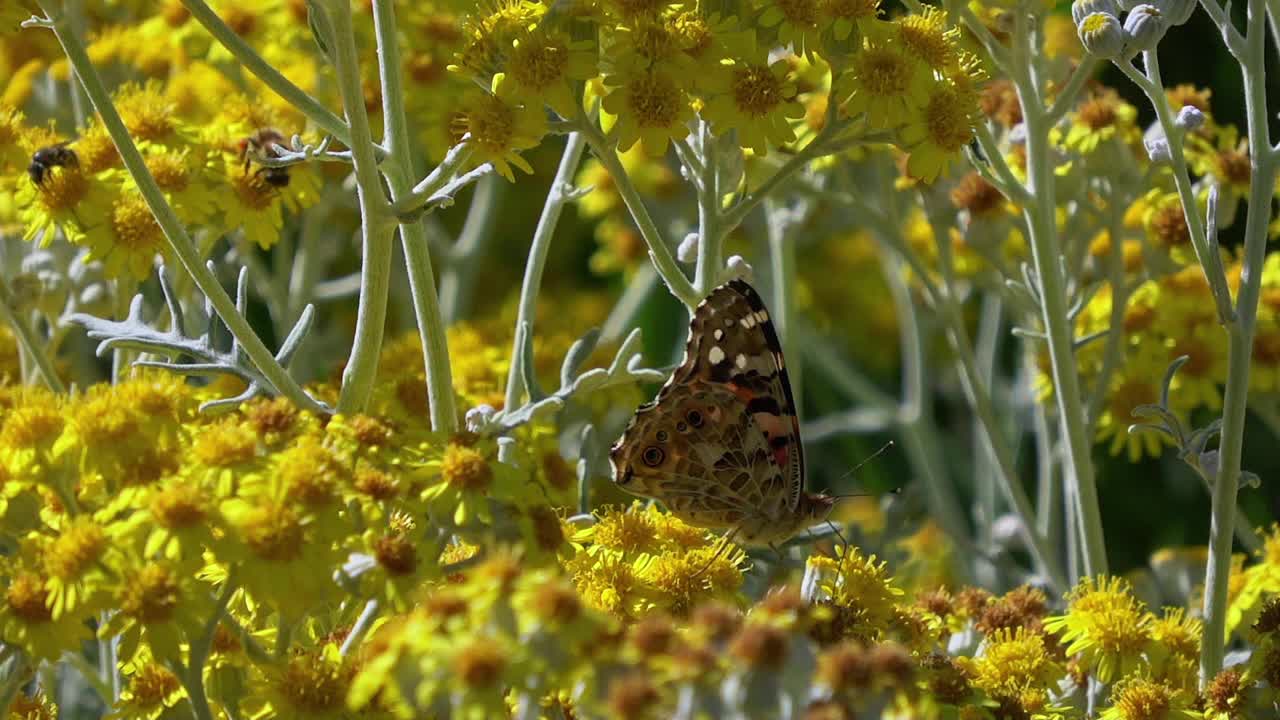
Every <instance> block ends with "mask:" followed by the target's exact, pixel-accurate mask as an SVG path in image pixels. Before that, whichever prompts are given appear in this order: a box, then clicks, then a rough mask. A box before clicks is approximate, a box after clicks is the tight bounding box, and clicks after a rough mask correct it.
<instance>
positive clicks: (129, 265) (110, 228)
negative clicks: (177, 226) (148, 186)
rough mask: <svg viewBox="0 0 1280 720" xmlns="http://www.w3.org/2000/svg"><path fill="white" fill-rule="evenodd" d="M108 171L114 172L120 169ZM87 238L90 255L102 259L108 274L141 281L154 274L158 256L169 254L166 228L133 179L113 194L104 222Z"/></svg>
mask: <svg viewBox="0 0 1280 720" xmlns="http://www.w3.org/2000/svg"><path fill="white" fill-rule="evenodd" d="M109 172H110V173H112V174H113V175H114V174H115V173H119V172H120V171H109ZM116 177H121V178H122V176H119V175H117V176H116ZM86 239H87V242H88V243H89V248H90V251H91V254H92V255H91V256H92V257H93V259H95V260H101V261H102V263H103V265H104V266H106V272H107V276H108V277H127V278H132V279H133V280H135V281H138V282H141V281H142V280H146V279H147V278H148V277H149V276H150V275H151V269H152V267H153V266H154V265H155V262H156V258H157V257H158V256H160V255H162V254H165V255H167V251H168V249H169V245H168V242H167V241H166V239H165V236H164V231H162V230H161V229H160V224H159V223H158V222H156V219H155V216H154V215H152V214H151V208H149V207H148V206H147V203H146V201H145V200H143V199H142V194H141V193H139V192H138V190H137V189H136V188H135V187H133V185H132V182H131V181H129V182H125V183H124V185H123V186H122V187H121V188H120V190H119V191H118V192H117V193H115V194H114V195H113V196H112V202H111V209H110V210H109V211H108V214H107V216H106V218H105V222H103V223H102V224H101V225H99V226H97V227H96V228H94V229H93V230H92V231H90V232H89V233H88V235H87V238H86Z"/></svg>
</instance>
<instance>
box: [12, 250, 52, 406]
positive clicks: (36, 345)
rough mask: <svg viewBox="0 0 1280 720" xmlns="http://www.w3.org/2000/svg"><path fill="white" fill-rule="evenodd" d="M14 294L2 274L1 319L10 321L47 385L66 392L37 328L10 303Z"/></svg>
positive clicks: (23, 347)
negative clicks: (36, 330)
mask: <svg viewBox="0 0 1280 720" xmlns="http://www.w3.org/2000/svg"><path fill="white" fill-rule="evenodd" d="M12 301H13V296H12V295H11V294H10V292H9V287H8V286H7V285H6V284H5V281H4V276H3V275H0V320H3V321H4V322H7V323H9V327H11V328H13V334H14V336H15V337H17V338H18V344H19V345H21V346H22V349H23V351H24V352H25V353H26V355H27V357H29V358H30V359H31V360H32V361H34V362H35V364H36V369H38V370H39V371H40V377H42V378H44V383H45V385H47V386H49V389H50V390H52V391H54V392H56V393H59V394H61V393H65V392H66V391H67V388H66V386H65V385H63V384H62V380H61V379H60V378H58V373H57V371H56V370H54V368H53V360H52V359H51V358H50V357H49V355H48V354H47V353H46V352H45V351H44V346H43V344H42V343H41V342H40V339H39V338H38V337H37V336H36V332H35V330H33V329H32V328H31V326H30V325H28V324H27V320H26V318H24V317H22V316H21V314H20V313H19V312H18V311H17V310H14V309H13V306H12V305H11V304H10V303H11V302H12Z"/></svg>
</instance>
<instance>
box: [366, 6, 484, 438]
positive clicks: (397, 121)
mask: <svg viewBox="0 0 1280 720" xmlns="http://www.w3.org/2000/svg"><path fill="white" fill-rule="evenodd" d="M344 4H345V2H344ZM373 9H374V29H375V32H376V33H377V36H378V53H379V65H380V74H381V79H382V101H383V115H384V118H385V123H386V126H385V128H386V131H387V133H388V134H387V137H386V138H384V140H385V142H387V143H388V145H389V151H390V156H391V160H390V162H388V163H386V167H385V168H384V172H385V174H386V178H387V186H388V187H389V188H390V190H391V197H392V200H393V202H394V201H395V200H396V199H398V198H401V197H403V196H405V195H406V194H408V193H409V192H411V191H412V180H411V174H410V170H411V168H410V167H409V163H410V157H411V149H410V147H409V131H408V123H407V121H406V119H405V111H404V100H403V97H404V92H403V86H402V83H401V80H400V46H399V44H398V42H397V35H396V20H395V9H394V6H393V5H392V3H391V2H389V1H388V0H377V1H376V2H374V5H373ZM353 127H354V126H353ZM459 155H462V153H459ZM450 174H451V173H449V172H441V173H440V176H441V180H440V182H441V183H443V182H445V181H447V179H448V176H449V175H450ZM398 227H399V233H400V245H401V247H402V248H403V249H404V256H405V266H406V268H407V270H408V274H409V288H410V291H411V292H412V293H413V311H414V315H415V317H416V319H417V323H418V337H419V339H420V340H421V342H422V356H423V363H424V364H425V365H426V375H427V404H428V408H429V410H430V413H431V427H432V429H433V430H436V431H438V432H446V433H453V432H456V431H457V429H458V411H457V408H456V405H455V401H454V393H453V371H452V369H451V368H450V367H449V343H448V339H447V337H446V335H445V324H444V316H443V315H442V314H441V312H440V300H439V296H438V294H437V291H436V283H435V273H434V271H433V270H432V268H431V252H430V249H429V247H428V241H427V230H426V226H425V225H424V224H423V223H422V222H421V221H418V222H411V223H401V224H399V226H398Z"/></svg>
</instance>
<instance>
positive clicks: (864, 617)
mask: <svg viewBox="0 0 1280 720" xmlns="http://www.w3.org/2000/svg"><path fill="white" fill-rule="evenodd" d="M886 567H887V563H885V562H883V561H881V562H877V561H876V557H875V556H874V555H872V556H870V557H866V556H864V555H863V554H862V551H860V550H859V549H858V548H856V547H853V546H837V548H836V557H834V558H831V557H826V556H822V555H811V556H809V560H808V563H807V567H806V572H808V573H817V576H818V579H817V590H816V592H815V594H814V601H815V602H817V603H819V604H822V605H826V606H828V607H830V608H831V609H832V611H833V615H832V617H831V619H830V620H829V621H827V622H826V623H824V626H823V627H822V628H820V629H819V630H818V632H819V635H820V637H823V638H826V639H828V640H839V639H844V638H855V639H859V640H864V641H870V640H877V639H879V638H880V637H881V636H882V635H883V634H884V633H885V632H886V631H887V630H888V629H889V626H890V624H891V623H893V622H894V621H895V619H896V618H897V616H898V613H897V608H896V605H895V604H896V603H897V600H898V598H900V597H901V596H902V595H903V591H902V590H901V589H900V588H898V587H897V586H896V585H895V584H894V581H893V578H892V577H890V575H889V573H888V570H887V569H886Z"/></svg>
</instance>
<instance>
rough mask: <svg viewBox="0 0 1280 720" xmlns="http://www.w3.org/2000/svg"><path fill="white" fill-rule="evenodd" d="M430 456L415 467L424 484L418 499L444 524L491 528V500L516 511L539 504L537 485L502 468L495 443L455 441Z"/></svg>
mask: <svg viewBox="0 0 1280 720" xmlns="http://www.w3.org/2000/svg"><path fill="white" fill-rule="evenodd" d="M426 452H427V454H426V456H425V457H424V459H423V460H422V461H421V462H420V463H417V467H418V468H419V469H418V472H419V473H420V476H421V478H422V479H423V480H425V481H426V485H425V487H424V488H423V490H422V492H421V496H420V497H421V500H422V502H424V503H426V506H427V512H428V513H429V514H430V515H431V516H432V517H434V518H439V521H440V522H443V523H446V524H453V525H455V526H459V527H465V526H469V525H475V524H476V523H480V524H485V525H488V524H491V523H492V522H493V511H492V507H491V506H490V498H492V499H494V500H501V501H505V502H508V503H511V504H515V505H523V504H526V503H529V502H538V498H537V497H536V494H537V490H536V488H535V486H534V485H533V483H530V482H528V481H527V478H526V477H525V476H524V473H523V472H522V471H521V470H520V469H519V468H516V467H513V466H511V465H508V464H506V463H500V462H498V461H497V448H496V446H495V445H494V444H493V443H492V442H483V443H471V442H470V441H469V439H463V440H454V441H450V442H448V443H445V444H443V445H442V446H440V447H434V448H431V449H429V450H427V451H426Z"/></svg>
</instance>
